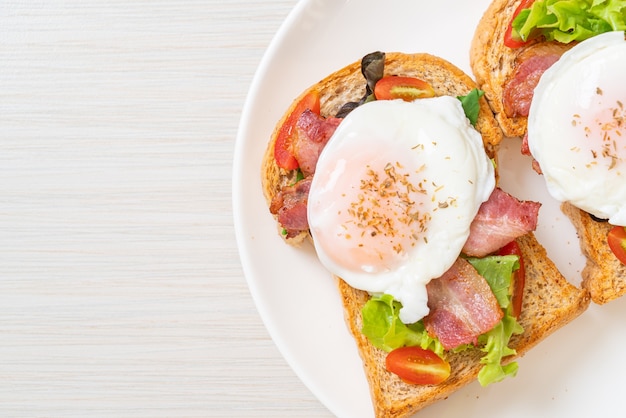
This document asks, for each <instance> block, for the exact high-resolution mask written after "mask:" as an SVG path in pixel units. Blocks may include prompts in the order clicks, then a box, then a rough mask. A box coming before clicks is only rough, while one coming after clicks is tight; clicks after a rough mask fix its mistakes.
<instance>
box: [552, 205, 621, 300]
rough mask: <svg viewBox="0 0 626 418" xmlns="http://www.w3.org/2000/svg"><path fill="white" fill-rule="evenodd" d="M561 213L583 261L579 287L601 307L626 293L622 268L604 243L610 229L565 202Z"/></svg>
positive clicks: (605, 223)
mask: <svg viewBox="0 0 626 418" xmlns="http://www.w3.org/2000/svg"><path fill="white" fill-rule="evenodd" d="M561 210H563V213H565V215H567V217H568V218H569V219H570V220H571V221H572V223H573V224H574V227H575V228H576V233H577V234H578V238H579V242H580V249H581V251H582V253H583V254H584V255H585V257H586V259H587V263H586V265H585V268H584V269H583V271H582V277H583V281H582V286H583V287H584V288H586V289H588V290H589V293H590V295H591V299H592V300H593V301H594V302H595V303H597V304H605V303H607V302H610V301H612V300H614V299H617V298H618V297H620V296H623V295H624V294H626V265H625V264H622V263H621V262H620V261H619V260H618V259H617V257H615V255H614V254H613V252H611V249H610V248H609V246H608V244H607V241H606V239H607V235H608V233H609V231H610V230H611V228H612V227H613V226H612V225H611V224H609V223H608V222H606V221H599V220H596V219H594V218H593V217H592V216H591V215H589V214H588V213H587V212H585V211H583V210H580V209H578V208H576V207H574V206H573V205H571V204H569V203H563V204H562V205H561Z"/></svg>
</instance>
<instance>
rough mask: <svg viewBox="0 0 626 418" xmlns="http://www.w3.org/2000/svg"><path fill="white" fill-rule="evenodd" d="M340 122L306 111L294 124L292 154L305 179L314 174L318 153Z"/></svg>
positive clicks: (336, 119)
mask: <svg viewBox="0 0 626 418" xmlns="http://www.w3.org/2000/svg"><path fill="white" fill-rule="evenodd" d="M341 121H342V119H339V118H333V117H329V118H324V117H322V116H320V115H318V114H316V113H314V112H312V111H311V110H308V109H307V110H305V111H304V112H303V113H302V115H301V116H300V118H299V119H298V122H296V127H295V131H294V136H293V139H292V152H293V155H294V156H295V158H296V160H298V165H299V166H300V170H302V174H304V176H305V177H307V176H310V175H312V174H313V173H315V166H317V160H318V159H319V156H320V153H321V152H322V149H323V148H324V146H325V145H326V143H327V142H328V140H329V139H330V137H331V136H332V135H333V133H334V132H335V129H337V126H338V125H339V123H340V122H341Z"/></svg>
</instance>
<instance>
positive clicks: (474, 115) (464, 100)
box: [457, 89, 485, 126]
mask: <svg viewBox="0 0 626 418" xmlns="http://www.w3.org/2000/svg"><path fill="white" fill-rule="evenodd" d="M483 94H485V92H484V91H482V90H478V89H472V91H470V92H469V93H467V95H465V96H457V99H459V100H460V101H461V106H463V111H464V112H465V116H467V119H469V121H470V123H471V124H472V126H476V122H477V121H478V113H479V112H480V102H479V100H480V98H481V97H482V95H483Z"/></svg>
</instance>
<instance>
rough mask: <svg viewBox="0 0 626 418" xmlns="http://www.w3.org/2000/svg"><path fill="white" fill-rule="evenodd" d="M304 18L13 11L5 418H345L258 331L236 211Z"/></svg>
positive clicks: (3, 77) (164, 4)
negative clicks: (281, 43) (251, 129)
mask: <svg viewBox="0 0 626 418" xmlns="http://www.w3.org/2000/svg"><path fill="white" fill-rule="evenodd" d="M295 4H296V0H263V1H260V0H247V1H243V0H235V1H223V0H222V1H217V0H204V1H199V0H182V1H178V0H154V1H146V0H134V1H132V0H131V1H126V0H107V1H105V0H65V1H61V0H48V1H36V0H23V1H16V0H5V1H2V2H1V3H0V416H2V417H35V416H36V417H43V416H45V417H97V416H106V417H112V416H115V417H159V416H163V417H164V416H167V417H192V416H193V417H329V416H331V414H330V413H329V412H328V410H327V409H326V408H325V407H324V406H323V405H322V404H321V403H319V402H318V401H317V400H316V399H315V397H314V396H313V395H312V394H311V393H310V392H309V391H308V389H307V388H306V387H305V386H304V385H303V384H302V383H301V382H300V380H299V379H298V378H297V377H296V376H295V374H294V373H293V372H292V371H291V369H290V368H289V367H288V366H287V364H286V362H285V361H284V360H283V358H282V357H281V356H280V354H279V352H278V350H277V349H276V347H275V345H274V343H273V342H272V341H271V340H270V338H269V336H268V334H267V331H266V329H265V328H264V326H263V325H262V323H261V319H260V317H259V316H258V313H257V311H256V308H255V306H254V304H253V301H252V299H251V296H250V293H249V291H248V288H247V285H246V281H245V279H244V277H243V274H242V270H241V267H240V262H239V256H238V253H237V248H236V243H235V237H234V231H233V219H232V211H231V181H230V179H231V171H232V158H233V148H234V141H235V136H236V132H237V125H238V123H239V117H240V111H241V108H242V106H243V103H244V99H245V96H246V93H247V89H248V87H249V85H250V82H251V80H252V76H253V74H254V72H255V70H256V67H257V65H258V63H259V61H260V59H261V57H262V55H263V53H264V51H265V49H266V47H267V46H268V44H269V42H270V40H271V39H272V36H273V35H274V33H275V32H276V30H277V29H278V27H279V26H280V24H281V23H282V21H283V20H284V18H285V17H286V16H287V14H288V13H289V12H290V10H291V9H292V8H293V7H294V5H295Z"/></svg>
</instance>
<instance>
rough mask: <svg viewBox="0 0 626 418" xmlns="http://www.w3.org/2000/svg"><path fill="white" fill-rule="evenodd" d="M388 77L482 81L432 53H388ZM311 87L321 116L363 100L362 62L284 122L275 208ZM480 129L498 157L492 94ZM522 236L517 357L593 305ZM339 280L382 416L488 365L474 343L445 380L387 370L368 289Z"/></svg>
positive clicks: (442, 86)
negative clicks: (289, 125) (428, 382)
mask: <svg viewBox="0 0 626 418" xmlns="http://www.w3.org/2000/svg"><path fill="white" fill-rule="evenodd" d="M385 75H404V76H412V77H417V78H420V79H422V80H425V81H427V82H429V83H430V84H431V85H432V87H433V88H434V90H435V93H436V95H438V96H441V95H451V96H459V95H465V94H467V93H469V92H470V91H471V90H472V89H473V88H476V87H477V85H476V83H475V82H474V81H473V80H472V79H471V78H470V77H469V76H468V75H466V74H465V73H464V72H463V71H462V70H460V69H459V68H457V67H456V66H454V65H452V64H451V63H449V62H447V61H446V60H443V59H441V58H438V57H435V56H433V55H429V54H403V53H386V60H385ZM311 89H315V90H317V91H318V93H319V94H320V101H321V112H320V113H321V115H322V116H325V117H328V116H333V115H335V114H336V112H337V111H338V110H339V108H340V107H341V106H342V105H343V104H344V103H346V102H349V101H357V100H359V99H360V98H361V97H362V96H363V95H364V92H365V81H364V79H363V76H362V75H361V69H360V61H358V62H354V63H353V64H350V65H348V66H347V67H344V68H342V69H341V70H339V71H337V72H335V73H333V74H331V75H329V76H328V77H326V78H324V79H322V80H321V81H319V82H318V83H316V84H315V85H313V86H311V87H310V88H309V89H307V90H306V91H304V92H303V93H302V94H301V96H299V97H298V98H296V99H295V100H294V102H293V103H292V105H291V106H290V108H289V109H288V110H287V111H286V112H285V114H284V116H283V118H282V119H281V120H280V121H279V122H278V124H277V127H276V129H275V131H274V132H273V134H272V136H271V138H270V141H269V143H268V146H267V149H266V152H265V154H264V156H263V162H262V169H261V178H262V186H263V193H264V195H265V198H266V200H267V203H268V206H269V203H270V202H271V200H272V198H273V197H274V196H275V195H276V193H278V192H279V191H280V189H281V188H282V187H283V186H284V185H287V184H290V183H292V182H293V181H294V172H289V171H286V170H283V169H281V168H279V167H278V166H277V165H276V162H275V159H274V155H273V150H274V143H275V141H276V137H277V132H278V129H279V127H280V126H281V125H282V124H283V122H284V121H285V120H286V118H287V117H288V115H289V114H290V113H291V112H292V110H293V109H294V108H295V106H296V104H297V103H298V101H299V100H300V98H301V97H303V96H304V95H305V94H307V93H308V92H309V91H310V90H311ZM476 128H477V130H478V131H479V132H481V134H482V137H483V143H484V146H485V150H486V152H487V154H488V155H489V156H490V157H493V158H495V157H496V151H497V146H498V144H499V143H500V141H501V139H502V131H501V129H500V127H499V125H498V122H497V121H496V120H495V119H494V117H493V113H492V111H491V109H490V107H489V104H488V103H487V100H486V99H485V98H484V97H482V98H481V100H480V113H479V117H478V122H477V124H476ZM307 238H308V239H310V235H309V234H308V233H302V234H300V235H299V236H297V237H295V238H291V239H289V240H287V243H288V244H293V245H297V244H299V243H300V242H301V241H302V240H305V239H307ZM518 242H519V245H520V248H521V250H522V252H523V255H524V259H525V265H526V276H527V279H526V280H527V281H526V283H527V285H526V292H525V296H524V300H523V308H522V314H521V316H520V323H521V324H522V326H524V329H525V332H524V333H523V334H521V335H519V336H514V337H513V339H512V341H511V347H512V348H515V349H516V350H517V352H518V354H517V355H518V356H520V355H523V354H524V353H525V352H526V351H528V350H529V349H530V348H531V347H532V346H534V345H535V344H537V343H538V342H539V341H540V340H542V339H543V338H545V337H547V336H548V335H549V334H551V333H552V332H554V331H555V330H556V329H558V328H559V327H561V326H563V325H565V324H566V323H568V322H569V321H571V320H572V319H574V318H575V317H577V316H578V315H580V314H581V313H582V312H584V310H585V309H586V308H587V307H588V306H589V301H590V299H589V294H588V292H587V291H585V290H581V289H578V288H576V287H575V286H573V285H571V284H569V283H568V282H567V281H566V280H565V279H564V278H563V277H562V276H561V274H560V273H559V272H558V270H557V269H556V267H555V266H554V264H553V263H552V262H551V261H550V260H549V259H548V258H547V255H546V252H545V250H544V249H543V247H541V245H540V244H539V243H537V241H536V240H535V238H534V235H533V234H528V235H527V236H524V237H522V238H520V239H518ZM337 283H338V289H339V291H340V294H341V298H342V304H343V307H344V317H345V320H346V322H347V324H348V328H349V330H350V332H351V333H352V335H353V336H354V339H355V341H356V344H357V347H358V350H359V353H360V355H361V358H362V360H363V364H364V368H365V371H366V375H367V378H368V383H369V387H370V390H371V396H372V400H373V404H374V408H375V414H376V416H377V417H379V418H380V417H406V416H409V415H411V414H413V413H415V412H416V411H418V410H420V409H422V408H424V407H426V406H427V405H430V404H432V403H434V402H436V401H438V400H440V399H444V398H446V397H448V396H449V395H450V394H451V393H453V392H454V391H456V390H457V389H459V388H460V387H462V386H465V385H466V384H468V383H470V382H472V381H473V380H475V379H476V377H477V375H478V372H479V371H480V369H481V365H480V362H479V360H480V358H481V357H482V352H481V351H480V350H478V349H471V350H465V351H463V352H461V353H455V354H450V357H449V361H450V365H451V368H452V373H451V375H450V378H449V379H448V380H447V381H446V382H444V383H443V384H440V385H436V386H419V385H409V384H406V383H404V382H402V381H401V380H400V379H399V378H398V377H397V376H396V375H394V374H392V373H390V372H388V371H387V370H386V369H385V356H386V353H385V352H383V351H382V350H379V349H377V348H375V347H374V346H373V345H372V344H370V343H369V341H368V340H367V338H366V337H365V336H364V335H363V334H362V333H361V325H362V319H361V307H362V306H363V305H364V304H365V303H366V302H367V300H368V298H369V295H368V293H367V292H364V291H360V290H357V289H354V288H352V287H351V286H349V285H348V284H346V283H345V282H344V281H343V280H341V279H340V278H337ZM511 360H512V359H511Z"/></svg>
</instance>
